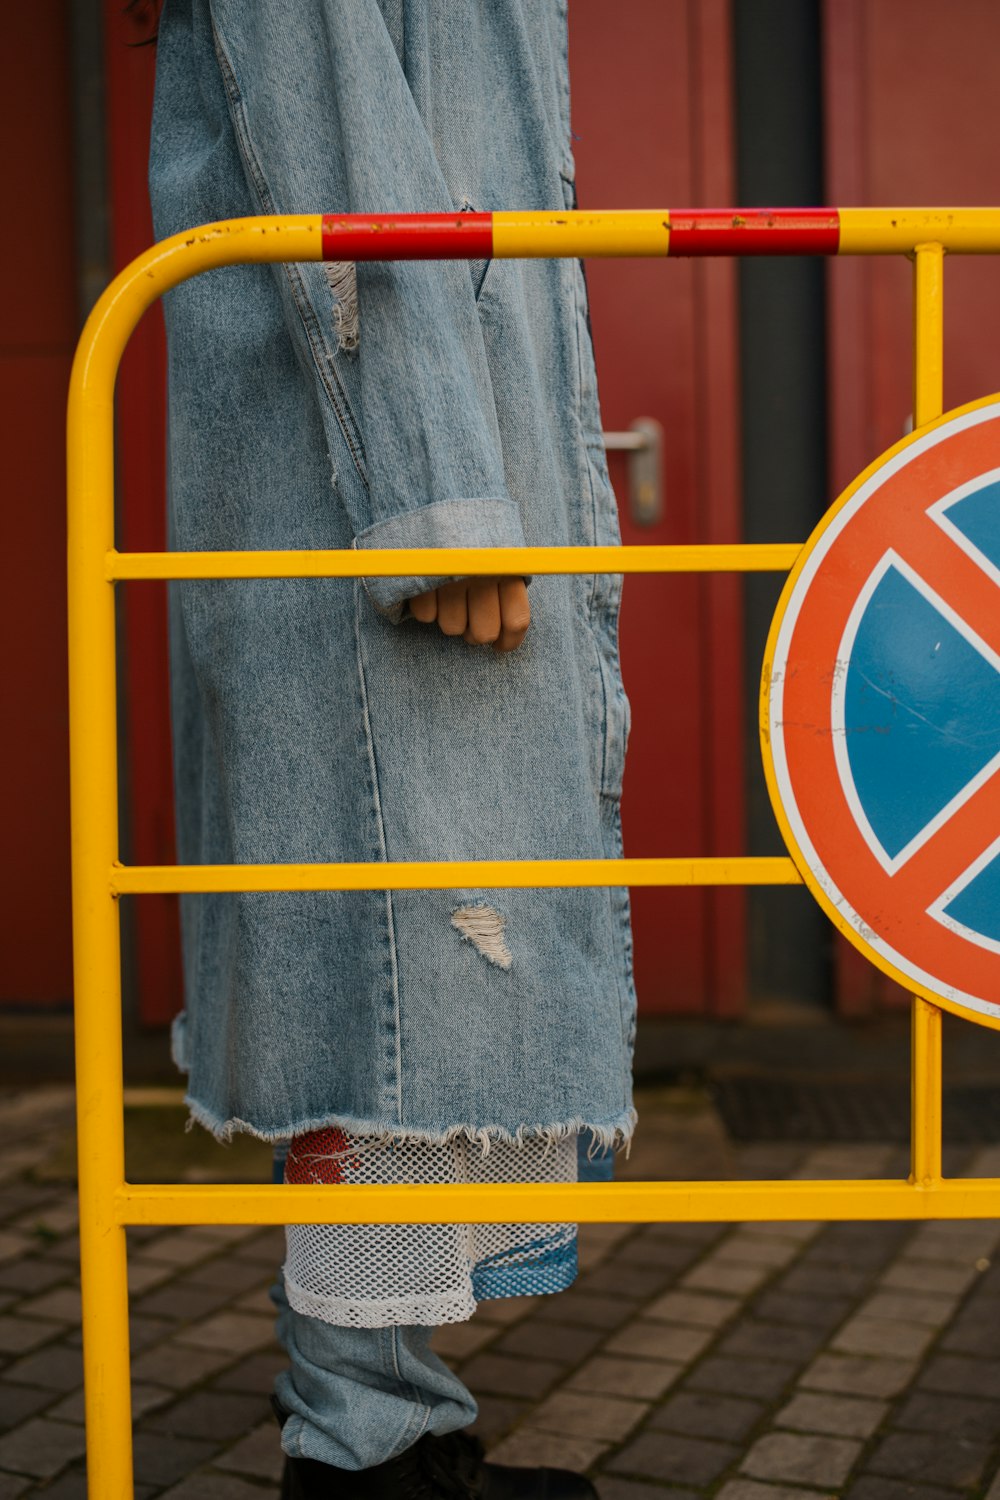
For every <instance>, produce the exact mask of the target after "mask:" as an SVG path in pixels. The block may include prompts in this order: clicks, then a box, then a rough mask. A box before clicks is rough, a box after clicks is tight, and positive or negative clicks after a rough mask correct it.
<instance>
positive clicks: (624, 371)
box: [570, 0, 746, 1016]
mask: <svg viewBox="0 0 1000 1500" xmlns="http://www.w3.org/2000/svg"><path fill="white" fill-rule="evenodd" d="M729 48H730V15H729V6H728V5H727V4H726V3H724V0H700V3H696V0H631V3H630V4H629V5H620V6H617V7H615V8H614V10H613V11H609V9H608V6H607V4H606V3H604V0H574V3H573V4H572V5H571V6H570V79H571V88H572V105H573V129H574V135H575V137H576V139H575V141H574V150H575V153H576V160H577V173H578V187H579V195H580V204H581V207H584V208H588V207H592V208H671V207H673V208H680V207H686V206H709V205H719V204H727V203H730V202H732V196H733V157H732V83H731V77H730V51H729ZM587 275H588V281H589V286H590V293H591V311H592V318H593V327H594V343H595V349H596V355H597V369H598V377H599V380H600V391H601V408H602V413H603V420H604V425H605V427H606V428H611V429H626V428H628V427H629V425H630V424H631V423H632V422H633V420H635V419H636V418H638V417H653V418H655V419H656V420H658V421H659V422H660V423H661V424H662V427H663V431H664V451H663V489H664V505H663V515H662V519H661V520H660V521H659V522H658V524H656V525H655V526H638V525H636V524H635V522H634V521H633V520H632V519H631V517H630V515H629V511H628V504H627V482H626V472H625V462H626V461H625V459H624V458H622V457H615V456H612V468H611V473H612V479H613V480H614V483H615V488H616V492H617V494H618V497H619V510H620V513H621V518H622V532H623V536H624V540H625V541H626V542H634V543H642V542H660V543H665V542H722V541H727V542H729V541H738V540H739V538H740V493H739V482H738V472H737V453H738V443H739V432H738V393H737V384H736V320H735V266H734V264H733V262H731V261H705V260H701V261H672V262H666V263H664V262H662V261H645V262H642V261H594V262H591V263H590V264H589V265H588V268H587ZM622 664H623V672H624V675H625V684H626V687H627V689H628V693H629V697H630V699H631V701H632V714H633V718H632V739H631V742H630V746H629V759H628V765H627V769H626V777H625V795H624V800H623V820H624V832H625V852H626V854H628V855H634V856H641V855H673V854H678V855H680V854H733V853H739V852H742V838H743V723H742V711H743V710H742V703H743V696H742V694H743V689H742V608H741V591H740V587H739V583H738V581H737V580H736V579H734V578H732V577H728V578H727V577H722V576H714V577H701V578H699V577H695V576H692V577H684V576H682V575H675V576H672V577H661V578H628V579H627V580H626V584H625V600H624V607H623V612H622ZM633 916H634V924H635V962H636V983H637V986H638V991H639V1004H640V1008H641V1009H642V1011H644V1012H646V1013H650V1012H670V1013H673V1014H689V1015H691V1014H698V1015H703V1016H712V1015H715V1016H725V1015H734V1014H738V1013H739V1012H740V1011H741V1009H742V1006H743V1001H744V994H745V987H746V933H745V900H744V896H743V893H742V891H738V890H737V891H705V890H668V891H659V890H640V891H635V892H633Z"/></svg>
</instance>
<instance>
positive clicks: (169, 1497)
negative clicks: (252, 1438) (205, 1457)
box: [160, 1470, 270, 1500]
mask: <svg viewBox="0 0 1000 1500" xmlns="http://www.w3.org/2000/svg"><path fill="white" fill-rule="evenodd" d="M160 1493H161V1495H162V1500H264V1495H265V1494H266V1495H268V1500H270V1493H269V1492H268V1491H264V1492H263V1494H262V1492H261V1487H260V1485H257V1484H250V1483H248V1482H247V1481H246V1480H245V1479H240V1478H238V1477H237V1475H235V1474H218V1473H216V1472H215V1471H214V1470H209V1471H206V1472H205V1473H203V1474H189V1475H188V1477H187V1479H184V1480H182V1481H181V1483H180V1484H175V1485H174V1486H173V1487H172V1488H171V1489H169V1490H167V1491H166V1492H165V1493H164V1492H162V1491H161V1492H160Z"/></svg>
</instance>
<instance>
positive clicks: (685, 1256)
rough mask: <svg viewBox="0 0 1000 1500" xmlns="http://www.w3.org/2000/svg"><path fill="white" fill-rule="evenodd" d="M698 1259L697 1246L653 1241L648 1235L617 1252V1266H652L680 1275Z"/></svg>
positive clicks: (643, 1235) (668, 1241) (635, 1239)
mask: <svg viewBox="0 0 1000 1500" xmlns="http://www.w3.org/2000/svg"><path fill="white" fill-rule="evenodd" d="M697 1259H698V1248H697V1246H695V1245H683V1244H679V1243H677V1242H676V1241H671V1240H662V1239H659V1240H653V1239H650V1238H649V1237H648V1236H647V1235H645V1234H641V1235H636V1236H635V1238H634V1239H631V1240H629V1241H628V1242H627V1244H625V1245H623V1246H622V1248H621V1249H620V1250H616V1251H615V1264H616V1265H624V1266H632V1265H638V1266H651V1267H653V1269H655V1270H657V1271H661V1272H663V1273H668V1272H673V1274H674V1275H675V1276H676V1275H679V1274H680V1273H681V1272H682V1271H685V1270H686V1269H687V1268H688V1266H690V1265H691V1264H692V1263H693V1262H694V1261H696V1260H697Z"/></svg>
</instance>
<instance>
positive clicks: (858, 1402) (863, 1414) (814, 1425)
mask: <svg viewBox="0 0 1000 1500" xmlns="http://www.w3.org/2000/svg"><path fill="white" fill-rule="evenodd" d="M888 1410H889V1403H888V1402H887V1401H874V1400H865V1399H864V1398H863V1397H861V1396H831V1395H822V1396H812V1395H809V1394H808V1393H806V1392H803V1391H800V1392H799V1393H798V1394H797V1395H795V1396H793V1397H792V1399H791V1401H789V1403H788V1405H787V1406H785V1407H782V1409H781V1411H779V1412H778V1414H777V1416H776V1417H775V1418H774V1425H775V1426H776V1427H792V1428H794V1429H796V1430H797V1431H799V1432H825V1433H829V1434H830V1435H831V1436H833V1437H850V1438H868V1437H871V1435H872V1433H873V1432H874V1431H875V1429H876V1427H878V1426H880V1424H881V1423H882V1422H883V1421H884V1420H885V1415H886V1413H887V1411H888Z"/></svg>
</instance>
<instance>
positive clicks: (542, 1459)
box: [258, 1427, 608, 1500]
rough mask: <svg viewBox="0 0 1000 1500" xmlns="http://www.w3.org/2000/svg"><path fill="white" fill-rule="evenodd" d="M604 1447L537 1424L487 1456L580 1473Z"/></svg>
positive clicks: (505, 1440)
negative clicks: (542, 1430)
mask: <svg viewBox="0 0 1000 1500" xmlns="http://www.w3.org/2000/svg"><path fill="white" fill-rule="evenodd" d="M607 1446H608V1445H607V1444H606V1443H599V1442H597V1441H595V1440H594V1439H593V1438H582V1437H573V1438H569V1437H563V1436H562V1435H561V1434H560V1433H557V1432H541V1431H539V1429H538V1428H537V1427H519V1428H518V1429H517V1431H516V1432H512V1433H511V1434H510V1436H509V1437H505V1438H503V1439H501V1441H500V1442H499V1443H497V1445H496V1446H495V1447H494V1448H492V1449H491V1450H490V1453H489V1457H490V1458H491V1459H492V1461H493V1462H494V1463H498V1464H512V1465H513V1466H514V1467H515V1468H534V1467H535V1466H537V1465H545V1466H548V1467H551V1468H554V1469H573V1470H574V1471H575V1472H576V1473H577V1474H583V1473H585V1472H586V1470H587V1469H589V1468H590V1467H591V1466H592V1465H593V1464H595V1463H596V1462H597V1460H598V1459H599V1458H600V1456H601V1454H602V1453H605V1452H606V1451H607ZM258 1500H259V1497H258Z"/></svg>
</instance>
